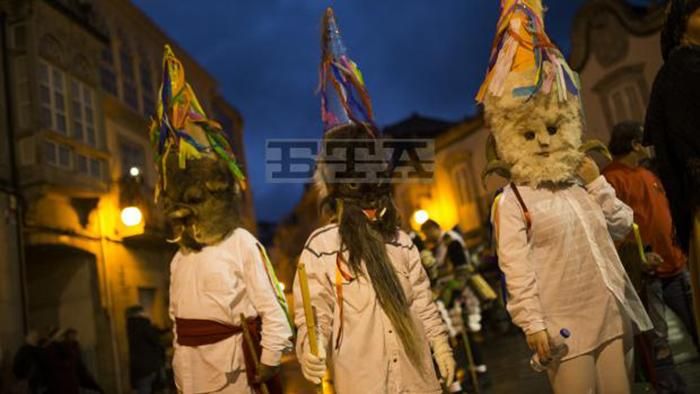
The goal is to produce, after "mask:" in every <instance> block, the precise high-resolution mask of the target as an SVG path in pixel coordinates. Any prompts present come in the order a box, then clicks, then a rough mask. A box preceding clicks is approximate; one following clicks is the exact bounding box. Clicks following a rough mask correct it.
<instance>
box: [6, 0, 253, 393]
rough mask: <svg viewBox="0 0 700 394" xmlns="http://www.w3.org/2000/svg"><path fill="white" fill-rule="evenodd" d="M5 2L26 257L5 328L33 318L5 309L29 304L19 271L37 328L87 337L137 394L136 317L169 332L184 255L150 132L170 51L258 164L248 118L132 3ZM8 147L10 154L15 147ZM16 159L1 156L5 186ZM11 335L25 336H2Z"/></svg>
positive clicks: (88, 351)
mask: <svg viewBox="0 0 700 394" xmlns="http://www.w3.org/2000/svg"><path fill="white" fill-rule="evenodd" d="M4 4H5V5H6V10H7V18H6V21H5V22H6V23H5V26H6V31H7V37H6V46H7V52H6V53H5V55H6V57H7V62H6V63H7V64H8V65H9V69H8V70H5V71H6V74H7V75H8V76H9V77H8V78H7V80H6V81H9V82H10V83H11V86H10V94H11V98H10V101H11V103H12V105H11V106H9V107H6V108H9V109H11V113H10V114H9V115H11V118H12V120H13V124H12V125H11V126H10V130H12V135H13V137H12V138H14V152H16V162H15V164H16V167H17V172H18V175H19V177H18V180H19V185H18V186H19V188H20V191H21V196H22V199H21V202H22V204H21V207H22V209H23V210H24V212H23V222H22V224H23V232H22V235H23V238H24V245H25V248H24V251H25V253H24V254H25V258H24V264H14V263H10V266H8V267H5V264H6V263H5V261H17V260H18V259H16V258H14V260H13V259H7V260H5V259H3V256H0V259H3V260H2V261H0V267H1V268H2V273H3V276H2V279H0V280H2V281H3V282H2V285H3V286H2V291H1V292H0V313H2V315H0V319H2V320H3V322H5V321H6V319H7V318H12V319H15V320H16V319H17V316H18V315H21V313H18V312H17V311H14V310H9V309H7V308H6V307H5V305H6V303H5V300H6V299H8V298H10V297H11V299H12V300H16V299H17V298H18V297H19V298H21V285H20V289H15V288H12V289H13V290H12V294H10V291H7V292H6V291H5V287H4V281H5V275H4V274H5V273H6V272H7V273H8V274H12V275H13V276H12V277H13V278H15V279H12V280H10V281H11V282H12V283H19V284H24V286H25V288H26V294H27V297H26V302H25V304H24V306H25V308H24V309H25V311H26V315H27V326H28V327H31V328H37V329H39V330H45V329H47V328H48V327H52V326H60V327H74V328H76V329H77V330H78V331H79V336H80V340H81V343H82V346H83V351H84V356H85V359H86V361H87V364H88V366H89V368H90V369H91V370H92V371H93V372H94V373H95V375H96V376H97V378H98V381H100V383H101V384H102V385H103V386H104V387H105V388H106V390H107V392H112V393H117V392H129V387H128V382H129V380H128V357H129V355H128V349H127V339H126V333H125V316H124V311H125V309H126V308H127V307H128V306H130V305H133V304H136V303H140V304H141V305H143V306H144V308H145V309H146V311H147V312H148V313H149V314H150V315H151V317H152V319H153V321H154V322H155V323H156V324H157V325H159V326H161V327H165V326H169V325H170V321H169V318H168V312H167V303H168V300H167V295H168V278H169V261H170V258H171V256H172V254H173V253H174V248H173V247H171V246H169V244H167V243H166V242H165V239H166V230H165V226H164V221H163V218H162V217H161V216H160V215H159V213H158V210H156V209H155V207H154V204H153V185H154V182H155V181H156V173H155V168H154V166H153V164H152V163H153V157H152V153H151V151H150V148H149V145H148V144H149V143H148V135H147V129H148V124H149V117H150V116H151V115H152V114H153V113H154V111H155V104H156V90H157V89H158V85H159V83H160V73H161V71H160V60H161V56H162V50H163V45H164V44H165V43H170V44H171V46H172V47H173V50H174V51H175V53H176V54H177V55H178V57H179V58H180V59H181V61H182V62H183V64H184V67H185V70H186V72H187V79H188V81H189V82H190V84H191V85H192V86H193V88H194V89H195V91H196V92H197V94H198V97H199V99H200V101H201V103H202V105H203V107H204V109H205V111H206V112H207V113H208V114H209V115H210V116H211V117H213V118H215V119H216V120H218V121H219V122H220V123H222V125H223V126H224V128H225V129H226V130H227V131H228V132H229V133H230V135H229V137H230V138H231V140H232V142H233V146H234V149H236V150H237V151H236V154H237V156H238V158H239V160H240V161H242V164H243V168H245V157H244V152H243V149H242V147H243V143H242V118H241V116H240V114H239V113H238V112H237V110H236V109H235V108H233V107H232V106H231V105H230V104H228V103H227V102H226V100H225V99H224V98H223V97H222V96H221V92H220V91H219V90H218V84H217V81H216V80H215V79H214V78H213V77H212V76H211V75H210V74H209V73H208V72H207V71H206V70H205V69H203V68H202V67H201V66H200V65H199V64H197V63H196V61H195V60H194V59H192V58H191V57H189V56H188V55H187V53H185V51H183V50H182V49H181V48H178V47H177V45H176V43H173V42H171V41H170V38H169V37H167V36H166V35H165V34H164V33H163V32H162V31H161V30H160V29H159V28H158V26H156V25H155V24H154V23H153V22H152V21H151V20H150V19H149V18H148V17H146V16H145V15H144V14H143V13H142V12H141V11H140V10H139V9H138V8H137V7H136V6H134V5H133V4H131V2H130V1H128V0H93V1H87V0H51V1H50V0H24V1H6V2H5V3H4ZM6 115H7V114H4V113H2V114H0V120H4V117H5V116H6ZM3 125H4V123H3ZM0 130H3V138H5V137H4V135H5V134H4V133H5V130H4V128H3V126H0ZM0 149H7V147H6V145H5V144H4V142H0ZM7 157H11V156H7V155H5V154H0V179H3V180H4V179H5V178H6V177H5V175H6V174H5V173H6V172H7V171H6V169H7V166H8V165H9V164H8V163H6V161H7V160H6V158H7ZM132 169H134V170H133V171H134V172H133V174H132ZM135 169H138V171H136V170H135ZM137 172H138V174H137ZM8 179H9V178H8ZM10 180H11V179H10ZM4 185H5V184H4V183H3V189H2V190H5V186H4ZM8 190H9V191H10V192H11V191H12V189H11V188H10V189H8ZM8 201H9V204H11V201H12V199H11V198H10V197H8V195H7V194H3V193H0V208H2V209H4V210H5V211H6V212H10V211H11V210H12V205H10V208H8V209H9V210H8V209H5V208H6V206H7V205H8ZM245 203H246V207H245V209H244V212H245V213H244V215H245V218H244V222H245V224H246V226H247V227H248V228H250V229H251V230H253V231H254V230H255V219H254V214H253V206H252V198H251V194H250V190H248V191H247V195H246V196H245ZM130 206H134V207H137V208H139V210H140V212H142V215H143V219H142V220H141V222H140V223H139V224H137V225H132V226H127V225H126V224H124V223H123V220H122V218H121V216H122V215H121V212H122V210H123V209H124V208H126V207H130ZM6 222H8V223H9V220H6ZM5 225H6V223H2V224H1V225H0V237H7V238H8V239H9V238H12V235H13V234H12V227H11V226H8V227H7V228H8V230H5V227H2V226H5ZM0 241H2V242H5V238H2V239H0ZM7 242H8V245H10V244H12V243H11V242H10V241H7ZM15 243H16V242H15ZM7 250H8V251H11V250H12V249H11V248H7ZM0 253H7V252H6V251H5V250H2V251H1V252H0ZM17 266H18V267H22V268H23V269H24V271H25V275H24V276H25V278H24V280H22V279H21V275H19V273H18V272H19V268H16V267H17ZM13 286H15V287H17V285H13ZM16 293H19V295H17V294H16ZM15 304H16V303H15ZM15 304H12V305H15ZM8 305H9V304H8ZM20 321H21V319H20ZM6 329H7V330H14V331H17V330H18V329H19V328H11V327H5V326H3V327H2V329H0V330H6ZM0 333H2V334H3V341H5V332H3V331H0ZM9 334H10V333H8V335H9ZM17 337H18V336H17V334H16V333H12V338H13V340H15V341H17ZM3 345H4V342H3Z"/></svg>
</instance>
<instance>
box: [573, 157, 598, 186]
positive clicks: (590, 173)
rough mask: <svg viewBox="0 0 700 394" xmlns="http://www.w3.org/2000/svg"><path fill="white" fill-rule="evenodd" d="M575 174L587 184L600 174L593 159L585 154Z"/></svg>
mask: <svg viewBox="0 0 700 394" xmlns="http://www.w3.org/2000/svg"><path fill="white" fill-rule="evenodd" d="M576 174H577V175H578V176H579V178H581V180H582V181H583V183H584V184H586V185H588V184H589V183H591V182H593V181H595V180H596V179H598V177H599V176H600V169H598V165H597V164H596V163H595V161H593V159H591V158H590V157H588V156H586V157H584V158H583V161H581V164H580V165H579V167H578V170H577V172H576Z"/></svg>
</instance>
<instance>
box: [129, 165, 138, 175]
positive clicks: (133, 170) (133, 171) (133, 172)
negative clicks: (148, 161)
mask: <svg viewBox="0 0 700 394" xmlns="http://www.w3.org/2000/svg"><path fill="white" fill-rule="evenodd" d="M129 175H131V176H133V177H137V176H139V175H141V170H140V169H139V168H138V167H131V168H129Z"/></svg>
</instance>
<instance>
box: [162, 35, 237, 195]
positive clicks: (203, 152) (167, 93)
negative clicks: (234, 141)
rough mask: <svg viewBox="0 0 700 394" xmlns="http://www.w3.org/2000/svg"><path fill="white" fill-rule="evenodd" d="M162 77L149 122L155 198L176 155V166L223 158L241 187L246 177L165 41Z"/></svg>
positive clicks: (164, 185)
mask: <svg viewBox="0 0 700 394" xmlns="http://www.w3.org/2000/svg"><path fill="white" fill-rule="evenodd" d="M162 77H163V81H162V84H161V86H160V89H159V91H158V106H157V112H156V118H155V119H154V120H153V121H152V123H151V129H150V137H151V146H152V148H153V151H154V153H155V155H154V157H155V163H156V167H157V169H158V173H159V175H160V178H159V181H158V184H157V186H156V200H157V199H158V195H159V193H160V191H162V190H165V188H166V187H167V184H166V161H167V159H168V156H169V155H172V154H176V155H178V156H177V157H178V165H179V168H181V169H184V168H186V166H187V161H188V160H199V159H202V158H210V159H215V160H223V161H224V163H226V166H227V167H228V169H229V171H230V172H231V174H232V175H233V177H234V179H235V180H236V181H237V182H238V183H239V185H240V186H241V188H243V189H245V187H246V181H245V176H244V175H243V172H242V171H241V169H240V167H239V166H238V163H237V162H236V156H235V155H234V153H233V150H232V149H231V143H230V142H229V141H228V140H227V138H226V136H225V134H224V132H223V130H222V128H221V125H220V124H219V123H218V122H216V121H214V120H212V119H209V118H208V117H207V115H206V113H205V112H204V110H203V109H202V106H201V105H200V104H199V100H197V96H196V95H195V93H194V90H193V89H192V87H191V86H190V85H189V84H188V83H187V81H186V79H185V69H184V67H183V66H182V63H181V62H180V61H179V60H178V59H177V58H176V57H175V54H174V53H173V51H172V49H171V48H170V46H169V45H165V49H164V53H163V75H162Z"/></svg>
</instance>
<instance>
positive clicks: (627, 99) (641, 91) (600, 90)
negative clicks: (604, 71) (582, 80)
mask: <svg viewBox="0 0 700 394" xmlns="http://www.w3.org/2000/svg"><path fill="white" fill-rule="evenodd" d="M644 66H645V65H644V64H643V63H642V64H637V65H630V66H624V67H620V68H618V69H616V70H614V71H612V72H610V73H609V74H608V75H606V76H605V77H603V78H602V79H601V80H600V81H599V82H598V83H597V84H596V85H595V86H594V87H593V91H594V92H596V93H597V94H598V98H599V100H600V104H601V107H602V108H603V113H604V114H605V118H606V120H607V122H608V125H609V126H610V127H613V126H614V125H616V124H617V123H619V122H624V121H644V112H645V109H646V105H647V98H648V97H649V87H648V85H647V81H646V78H645V74H644Z"/></svg>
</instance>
